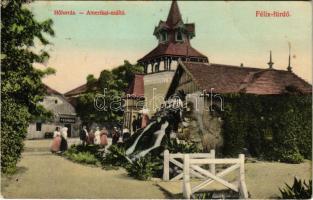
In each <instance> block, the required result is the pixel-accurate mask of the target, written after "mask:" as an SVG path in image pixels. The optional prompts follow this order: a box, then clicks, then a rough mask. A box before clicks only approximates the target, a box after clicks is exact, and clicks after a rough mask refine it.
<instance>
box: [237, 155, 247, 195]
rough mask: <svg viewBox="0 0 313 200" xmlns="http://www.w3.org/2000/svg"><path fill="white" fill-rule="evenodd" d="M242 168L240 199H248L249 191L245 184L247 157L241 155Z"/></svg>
mask: <svg viewBox="0 0 313 200" xmlns="http://www.w3.org/2000/svg"><path fill="white" fill-rule="evenodd" d="M239 160H240V167H239V184H238V185H239V188H238V189H239V191H240V198H242V199H248V198H249V196H248V190H247V186H246V182H245V155H244V154H239Z"/></svg>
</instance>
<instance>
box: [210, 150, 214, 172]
mask: <svg viewBox="0 0 313 200" xmlns="http://www.w3.org/2000/svg"><path fill="white" fill-rule="evenodd" d="M210 154H211V155H210V158H211V159H215V150H214V149H211V151H210ZM210 172H211V173H212V174H214V175H215V164H214V163H212V164H210Z"/></svg>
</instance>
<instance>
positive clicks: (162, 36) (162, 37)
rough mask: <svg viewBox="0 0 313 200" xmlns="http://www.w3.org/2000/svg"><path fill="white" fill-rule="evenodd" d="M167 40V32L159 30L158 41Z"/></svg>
mask: <svg viewBox="0 0 313 200" xmlns="http://www.w3.org/2000/svg"><path fill="white" fill-rule="evenodd" d="M166 41H167V33H166V32H161V33H160V42H166Z"/></svg>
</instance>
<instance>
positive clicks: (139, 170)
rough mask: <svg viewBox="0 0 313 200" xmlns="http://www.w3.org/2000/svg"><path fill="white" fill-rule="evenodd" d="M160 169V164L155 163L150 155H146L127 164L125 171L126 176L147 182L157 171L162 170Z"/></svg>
mask: <svg viewBox="0 0 313 200" xmlns="http://www.w3.org/2000/svg"><path fill="white" fill-rule="evenodd" d="M162 167H163V166H162V162H157V161H155V160H153V159H152V157H151V156H150V155H147V156H145V157H140V158H139V159H136V160H134V161H133V162H132V163H129V164H127V165H126V170H127V172H128V175H130V176H132V177H134V178H136V179H139V180H149V179H151V177H153V175H155V174H156V173H157V172H158V171H160V170H162Z"/></svg>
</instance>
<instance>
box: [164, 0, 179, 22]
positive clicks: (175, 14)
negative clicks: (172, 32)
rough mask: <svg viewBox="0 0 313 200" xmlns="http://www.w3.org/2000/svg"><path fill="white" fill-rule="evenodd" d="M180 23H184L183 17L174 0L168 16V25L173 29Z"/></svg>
mask: <svg viewBox="0 0 313 200" xmlns="http://www.w3.org/2000/svg"><path fill="white" fill-rule="evenodd" d="M180 21H182V17H181V14H180V11H179V7H178V4H177V1H176V0H173V1H172V4H171V8H170V11H169V13H168V16H167V20H166V24H167V25H169V26H170V27H173V26H175V25H176V24H177V23H178V22H180Z"/></svg>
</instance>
